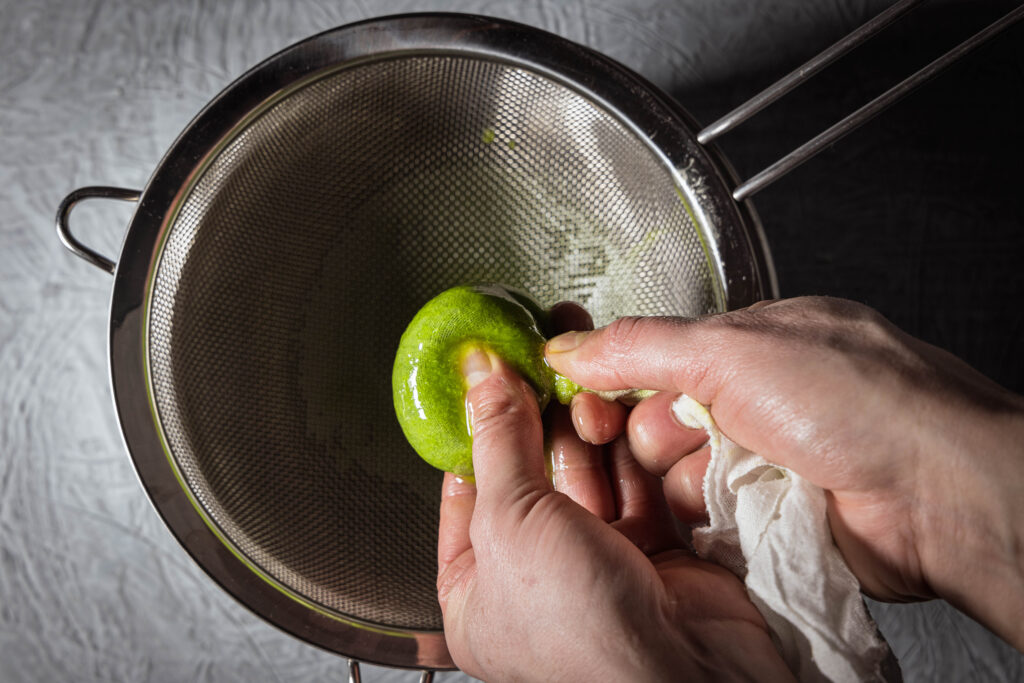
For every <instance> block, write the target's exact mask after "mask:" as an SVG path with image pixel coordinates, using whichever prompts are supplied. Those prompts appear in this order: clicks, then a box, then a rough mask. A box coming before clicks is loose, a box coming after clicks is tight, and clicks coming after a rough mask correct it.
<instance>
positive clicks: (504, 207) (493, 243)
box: [58, 3, 905, 676]
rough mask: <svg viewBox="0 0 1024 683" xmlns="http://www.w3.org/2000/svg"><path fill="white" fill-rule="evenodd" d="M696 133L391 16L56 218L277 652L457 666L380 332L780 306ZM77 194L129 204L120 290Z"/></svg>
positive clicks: (160, 489) (523, 55) (516, 37)
mask: <svg viewBox="0 0 1024 683" xmlns="http://www.w3.org/2000/svg"><path fill="white" fill-rule="evenodd" d="M904 4H905V3H904ZM728 125H731V124H728ZM728 125H726V126H724V127H719V130H723V129H724V128H727V127H728ZM697 129H698V127H697V126H696V125H695V123H694V122H693V121H692V120H691V119H690V117H689V116H688V115H687V114H686V113H685V112H684V111H683V110H682V109H681V108H680V107H679V106H678V105H677V104H676V103H674V102H673V101H671V100H670V99H669V98H667V97H665V96H664V95H662V94H661V93H660V92H658V91H657V89H656V88H654V87H653V86H651V85H650V84H648V83H647V82H645V81H644V80H643V79H641V78H640V77H638V76H637V75H636V74H634V73H632V72H630V71H628V70H627V69H625V68H624V67H622V66H620V65H618V64H616V63H615V62H613V61H611V60H609V59H608V58H606V57H603V56H601V55H599V54H597V53H595V52H593V51H591V50H589V49H586V48H583V47H581V46H579V45H576V44H573V43H570V42H568V41H566V40H564V39H561V38H558V37H556V36H554V35H551V34H548V33H546V32H543V31H540V30H537V29H533V28H529V27H526V26H521V25H518V24H514V23H510V22H505V21H497V20H493V19H487V18H482V17H475V16H468V15H451V14H430V15H406V16H399V17H389V18H384V19H378V20H372V21H367V22H362V23H359V24H354V25H350V26H345V27H342V28H339V29H336V30H333V31H330V32H327V33H324V34H321V35H319V36H315V37H313V38H310V39H308V40H306V41H303V42H301V43H298V44H297V45H294V46H292V47H290V48H288V49H286V50H284V51H283V52H281V53H279V54H278V55H276V56H274V57H272V58H270V59H269V60H267V61H266V62H264V63H262V64H260V65H258V66H256V67H255V68H254V69H252V70H251V71H249V72H248V73H247V74H245V75H244V76H243V77H241V78H240V79H239V80H238V81H236V82H235V83H234V84H232V85H231V86H230V87H229V88H227V89H226V90H225V91H224V92H223V93H222V94H220V95H219V96H218V97H217V98H216V99H215V100H213V101H212V102H211V103H210V104H209V105H208V106H207V107H206V108H205V109H204V110H203V111H202V112H201V113H200V114H199V115H198V116H197V117H196V119H195V120H194V121H193V122H192V123H191V124H190V125H189V126H188V127H187V128H186V130H185V131H184V132H183V133H182V135H181V136H180V137H179V138H178V140H177V141H176V142H175V143H174V145H173V146H172V147H171V149H170V151H169V152H168V153H167V155H166V156H165V157H164V159H163V160H162V161H161V163H160V164H159V166H158V167H157V169H156V171H155V173H154V175H153V176H152V178H151V179H150V181H149V183H148V185H147V186H146V189H145V190H144V191H143V192H141V193H139V192H133V191H128V190H118V189H114V188H83V189H81V190H77V191H76V192H74V193H72V194H71V195H69V196H68V197H67V198H66V199H65V201H64V202H63V204H62V206H61V208H60V211H59V214H58V230H59V232H60V234H61V237H62V239H63V240H64V241H65V243H66V244H67V245H68V246H69V247H71V248H72V249H73V250H74V251H75V252H76V253H78V254H79V255H81V256H83V257H85V258H87V259H88V260H90V261H91V262H93V263H94V264H96V265H99V266H101V267H103V268H104V269H106V270H108V271H110V272H112V273H114V276H115V280H114V288H113V299H112V306H111V320H110V363H111V376H112V382H113V389H114V395H115V400H116V404H117V410H118V413H119V417H120V421H121V426H122V429H123V433H124V437H125V441H126V444H127V446H128V449H129V451H130V453H131V456H132V458H133V461H134V464H135V467H136V469H137V471H138V473H139V476H140V479H141V481H142V483H143V485H144V487H145V488H146V490H147V492H148V494H149V496H150V498H151V499H152V501H153V503H154V505H155V507H156V509H157V510H158V512H159V513H160V514H161V516H162V517H163V519H164V520H165V522H166V523H167V524H168V526H169V527H170V529H171V530H172V532H173V533H174V534H175V536H176V537H177V538H178V539H179V541H180V542H181V543H182V544H183V545H184V546H185V548H186V549H187V550H188V552H189V553H190V554H191V555H192V556H193V557H194V558H195V560H196V561H197V562H198V563H199V564H200V565H201V566H202V567H203V568H204V569H205V570H206V571H207V572H208V573H209V574H210V575H211V576H212V577H213V578H214V579H215V580H216V581H217V582H218V583H220V584H221V585H222V586H223V587H224V588H225V589H227V590H228V591H229V592H230V593H231V594H233V595H234V596H235V597H236V598H238V599H239V600H240V601H241V602H242V603H244V604H245V605H247V606H248V607H249V608H251V609H252V610H253V611H255V612H256V613H257V614H260V615H261V616H263V617H264V618H266V619H267V620H269V621H270V622H271V623H274V624H276V625H277V626H280V627H281V628H283V629H285V630H286V631H288V632H290V633H292V634H294V635H296V636H298V637H300V638H303V639H305V640H307V641H309V642H311V643H313V644H316V645H318V646H321V647H324V648H327V649H329V650H332V651H335V652H337V653H340V654H342V655H344V656H346V657H349V658H351V659H352V660H362V661H369V662H374V663H380V664H385V665H389V666H397V667H409V668H420V669H441V668H449V667H452V666H453V665H452V661H451V659H450V657H449V655H448V652H447V650H446V648H445V644H444V639H443V634H442V631H441V628H442V624H441V617H440V611H439V609H438V606H437V599H436V590H435V574H436V559H435V553H436V551H435V544H436V530H437V521H438V518H437V508H438V504H437V500H438V491H439V486H440V474H439V473H438V472H436V471H434V470H433V469H432V468H430V467H429V466H427V465H425V464H424V463H423V462H422V461H421V460H420V459H419V458H418V457H416V455H415V454H414V453H413V451H412V450H411V448H410V447H409V446H408V445H407V444H406V442H405V440H404V438H403V436H402V433H401V431H400V429H399V428H398V425H397V422H396V419H395V417H394V414H393V409H392V402H391V393H390V391H391V390H390V381H389V380H390V374H391V373H390V368H391V363H392V361H393V355H394V351H395V347H396V345H397V342H398V339H399V337H400V335H401V332H402V330H403V328H404V326H405V324H406V323H407V322H408V320H409V319H410V318H411V317H412V315H413V314H414V313H415V311H416V310H417V309H418V308H419V306H420V305H422V303H423V302H425V301H426V300H427V299H429V298H430V297H431V296H433V295H434V294H436V293H437V292H439V291H441V290H442V289H445V288H447V287H449V286H451V285H454V284H458V283H464V282H474V281H498V282H502V283H505V284H508V285H511V286H514V287H520V288H523V289H525V290H527V291H530V292H532V293H533V294H534V295H535V296H536V297H537V298H538V299H539V300H540V301H541V302H542V303H543V304H545V305H550V304H553V303H555V302H556V301H559V300H564V299H570V300H574V301H578V302H581V303H583V304H584V305H585V306H586V307H587V308H588V309H589V310H590V311H591V312H592V313H593V315H594V318H595V320H596V322H597V323H598V324H602V323H605V322H608V321H610V320H612V319H614V318H615V317H617V316H620V315H623V314H641V315H646V314H671V315H685V316H695V315H701V314H706V313H712V312H718V311H724V310H727V309H730V308H736V307H740V306H744V305H748V304H750V303H753V302H754V301H757V300H759V299H762V298H765V297H769V296H773V295H774V294H775V293H776V285H775V281H774V275H773V272H772V268H771V261H770V259H769V256H768V253H767V248H766V246H765V242H764V239H763V236H762V232H761V229H760V226H759V223H758V220H757V218H756V216H755V215H754V212H753V209H752V207H751V206H750V205H749V203H748V202H746V201H744V200H743V198H744V196H745V194H744V193H743V192H742V191H739V190H737V186H738V183H737V181H736V179H735V177H734V176H733V175H732V173H731V172H730V170H729V168H728V166H727V164H726V163H725V160H724V159H723V158H722V157H721V156H720V155H719V154H718V153H717V152H716V151H715V150H714V149H712V148H707V147H705V146H703V145H702V144H701V143H700V142H698V139H697ZM707 134H708V135H713V134H714V132H712V133H707ZM797 161H799V160H797ZM784 171H785V169H783V170H782V172H784ZM774 173H776V174H778V171H774ZM769 176H770V174H769ZM769 179H770V177H769ZM760 186H762V185H757V186H756V187H753V188H752V189H749V186H748V192H749V191H752V190H753V189H757V188H758V187H760ZM742 187H743V186H740V188H741V189H742ZM734 191H736V192H737V193H738V194H737V198H734V196H733V195H734ZM91 197H108V198H111V197H113V198H120V199H130V200H137V201H138V207H137V209H136V211H135V214H134V216H133V218H132V220H131V223H130V225H129V228H128V231H127V234H126V237H125V241H124V244H123V247H122V251H121V254H120V257H119V259H118V260H117V263H116V266H115V264H114V262H113V261H111V260H109V259H106V258H105V257H103V256H101V255H99V254H97V253H96V252H94V251H92V250H90V249H89V248H88V247H86V246H84V245H82V244H81V243H80V242H79V241H78V240H77V239H75V238H74V237H73V235H72V234H71V232H70V230H69V227H68V217H69V214H70V211H71V209H72V207H73V206H74V205H75V204H76V203H77V202H78V201H80V200H82V199H86V198H91ZM357 675H358V669H357V668H353V676H357Z"/></svg>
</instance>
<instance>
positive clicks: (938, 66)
mask: <svg viewBox="0 0 1024 683" xmlns="http://www.w3.org/2000/svg"><path fill="white" fill-rule="evenodd" d="M921 2H923V0H900V2H897V3H895V4H893V5H892V6H890V7H889V8H888V9H887V10H884V11H883V12H881V13H880V14H879V15H878V16H876V17H875V18H874V19H871V20H870V21H868V22H867V23H866V24H864V25H863V26H861V27H860V28H858V29H856V30H855V31H853V32H852V33H850V34H849V35H848V36H846V37H845V38H843V39H841V40H840V41H839V42H837V43H836V44H835V45H833V46H832V47H829V48H827V49H826V50H824V51H823V52H821V53H820V54H818V55H817V56H815V57H813V58H811V59H810V60H809V61H807V62H806V63H805V64H803V65H802V66H800V67H799V68H797V69H796V70H794V71H792V72H791V73H789V74H787V75H786V76H784V77H782V78H781V79H779V80H778V81H776V82H775V83H774V84H772V85H770V86H768V87H767V88H765V89H764V90H763V91H761V92H760V93H758V94H757V95H754V96H753V97H752V98H750V99H749V100H747V101H746V102H744V103H743V104H741V105H740V106H738V107H736V108H735V109H733V110H732V111H731V112H729V113H728V114H726V115H725V116H723V117H722V118H720V119H718V120H717V121H715V122H714V123H712V124H711V125H710V126H707V127H706V128H704V129H703V130H702V131H700V132H699V133H698V134H697V140H698V141H699V142H700V143H701V144H707V143H709V142H711V141H712V140H714V139H715V138H717V137H719V136H720V135H722V134H724V133H726V132H727V131H730V130H732V129H733V128H735V127H736V126H738V125H739V124H741V123H743V122H744V121H746V120H747V119H749V118H750V117H751V116H753V115H754V114H756V113H757V112H759V111H761V110H762V109H764V108H765V107H767V106H768V105H769V104H771V103H772V102H774V101H775V100H777V99H779V98H780V97H782V96H783V95H785V94H787V93H789V92H791V91H792V90H794V89H795V88H797V87H798V86H799V85H800V84H802V83H803V82H804V81H806V80H807V79H808V78H810V77H811V76H812V75H814V74H815V73H817V72H818V71H821V70H822V69H824V68H825V67H826V66H828V65H829V64H831V63H832V62H834V61H835V60H836V59H838V58H839V57H841V56H843V55H844V54H846V53H847V52H849V51H851V50H852V49H854V48H855V47H858V46H859V45H861V44H863V43H865V42H866V41H867V40H868V39H869V38H871V37H872V36H873V35H875V34H876V33H878V32H879V31H881V30H882V29H883V28H885V27H886V26H888V25H889V24H891V23H892V22H894V21H896V19H898V18H900V17H902V16H903V15H904V14H906V13H907V12H909V11H910V10H911V9H913V8H914V7H915V6H917V5H919V4H920V3H921ZM1021 19H1024V4H1022V5H1021V6H1019V7H1017V8H1016V9H1014V10H1010V12H1008V13H1007V14H1006V15H1004V16H1003V17H1002V18H1001V19H998V20H996V21H995V22H993V23H992V24H990V25H989V26H988V27H987V28H984V29H982V30H981V31H979V32H978V33H976V34H975V35H973V36H971V37H970V38H968V39H967V40H965V41H964V42H962V43H960V44H959V45H957V46H956V47H954V48H953V49H952V50H950V51H949V52H947V53H946V54H944V55H942V56H941V57H939V58H938V59H936V60H935V61H933V62H932V63H930V64H928V65H927V66H925V67H924V68H922V69H920V70H919V71H917V72H915V73H914V74H912V75H911V76H909V77H907V78H906V79H904V80H903V81H900V82H899V83H897V84H896V85H894V86H893V87H892V88H890V89H889V90H886V91H885V92H884V93H882V94H881V95H879V96H878V97H876V98H875V99H873V100H871V101H870V102H868V103H867V104H865V105H864V106H863V107H861V108H860V109H858V110H856V111H855V112H853V113H852V114H850V115H849V116H847V117H845V118H844V119H842V120H840V121H839V122H838V123H836V124H834V125H832V126H831V127H830V128H827V129H826V130H824V131H823V132H821V133H819V134H818V135H816V136H815V137H813V138H811V139H810V140H808V141H807V142H805V143H804V144H802V145H800V146H799V147H797V148H796V149H795V150H793V151H792V152H790V153H789V154H787V155H786V156H784V157H782V158H781V159H779V160H778V161H776V162H775V163H773V164H771V165H770V166H768V167H767V168H765V169H764V170H763V171H761V172H760V173H757V174H755V175H754V176H752V177H751V178H750V179H749V180H746V181H744V182H742V183H740V184H739V185H738V186H736V189H734V190H733V193H732V196H733V199H735V200H736V201H738V202H739V201H743V200H744V199H747V198H748V197H751V196H753V195H754V194H755V193H757V192H759V191H761V190H763V189H764V188H765V187H767V186H768V185H770V184H772V183H773V182H775V181H776V180H778V179H779V178H781V177H783V176H784V175H786V174H787V173H789V172H790V171H792V170H793V169H794V168H796V167H797V166H799V165H800V164H802V163H804V162H805V161H807V160H808V159H810V158H812V157H813V156H815V155H816V154H818V152H821V151H822V150H823V149H825V148H826V147H828V146H829V145H831V144H833V143H834V142H836V141H837V140H839V139H840V138H842V137H843V136H844V135H846V134H847V133H849V132H851V131H853V130H855V129H856V128H858V127H860V126H861V125H863V124H864V123H866V122H867V121H869V120H870V119H872V118H873V117H874V116H875V115H876V114H878V113H880V112H881V111H883V110H885V109H886V108H888V107H889V106H890V105H892V104H893V103H895V102H896V101H897V100H899V99H900V98H901V97H903V96H904V95H906V94H907V93H909V92H910V91H911V90H913V89H914V88H916V87H917V86H919V85H921V84H922V83H924V82H925V81H927V80H928V79H930V78H932V77H933V76H935V75H936V74H937V73H939V72H940V71H942V70H943V69H944V68H946V67H947V66H949V65H950V64H952V63H953V62H955V61H957V60H958V59H960V58H961V57H963V56H964V55H966V54H967V53H969V52H971V51H972V50H974V49H975V48H977V47H980V46H981V45H983V44H984V43H986V42H987V41H988V40H990V39H991V38H993V37H994V36H996V35H997V34H998V33H999V32H1001V31H1003V30H1004V29H1006V28H1008V27H1009V26H1011V25H1012V24H1014V23H1015V22H1017V21H1020V20H1021Z"/></svg>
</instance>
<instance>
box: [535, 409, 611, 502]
mask: <svg viewBox="0 0 1024 683" xmlns="http://www.w3.org/2000/svg"><path fill="white" fill-rule="evenodd" d="M548 418H549V425H550V426H549V434H550V444H551V452H550V455H551V479H552V483H553V484H554V486H555V490H556V491H561V492H562V493H564V494H566V495H567V496H569V497H570V498H572V499H573V500H574V501H576V503H577V504H579V505H580V506H582V507H583V508H585V509H586V510H589V511H590V512H591V513H592V514H593V515H595V516H596V517H599V518H600V519H602V520H604V521H606V522H610V521H612V520H613V519H615V498H614V497H613V496H612V487H611V484H610V483H609V481H608V473H607V470H606V469H605V463H604V449H602V448H601V447H599V446H594V445H593V444H589V443H586V442H584V441H581V440H580V439H579V438H578V437H577V436H576V431H575V430H574V429H573V426H572V420H571V418H570V416H569V411H568V410H567V409H566V408H565V406H561V405H556V406H551V408H549V412H548Z"/></svg>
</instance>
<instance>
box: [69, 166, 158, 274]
mask: <svg viewBox="0 0 1024 683" xmlns="http://www.w3.org/2000/svg"><path fill="white" fill-rule="evenodd" d="M141 195H142V193H141V192H140V191H139V190H128V189H125V188H123V187H102V186H94V187H80V188H78V189H77V190H75V191H74V192H72V193H71V194H69V195H68V196H67V197H65V198H64V201H62V202H61V203H60V206H59V207H58V208H57V236H58V237H60V241H61V242H62V243H63V244H64V246H65V247H67V248H68V249H69V250H70V251H71V253H73V254H75V255H76V256H78V257H80V258H83V259H85V260H86V261H88V262H89V263H91V264H92V265H94V266H96V267H97V268H100V269H102V270H105V271H106V272H108V273H110V274H111V275H113V274H114V268H115V267H116V264H115V263H114V261H112V260H110V259H108V258H107V257H106V256H103V255H102V254H100V253H98V252H96V251H94V250H93V249H90V248H89V247H87V246H85V245H84V244H82V243H81V242H79V241H78V238H76V237H75V236H74V235H73V234H71V227H70V225H69V224H68V218H69V216H70V215H71V210H72V209H73V208H75V205H76V204H78V203H79V202H81V201H83V200H86V199H117V200H120V201H128V202H137V201H138V200H139V197H140V196H141Z"/></svg>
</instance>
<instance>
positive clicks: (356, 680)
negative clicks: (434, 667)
mask: <svg viewBox="0 0 1024 683" xmlns="http://www.w3.org/2000/svg"><path fill="white" fill-rule="evenodd" d="M362 680H363V677H362V674H360V673H359V660H357V659H350V660H348V683H362ZM433 681H434V672H433V671H429V670H425V671H421V672H420V683H433Z"/></svg>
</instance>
